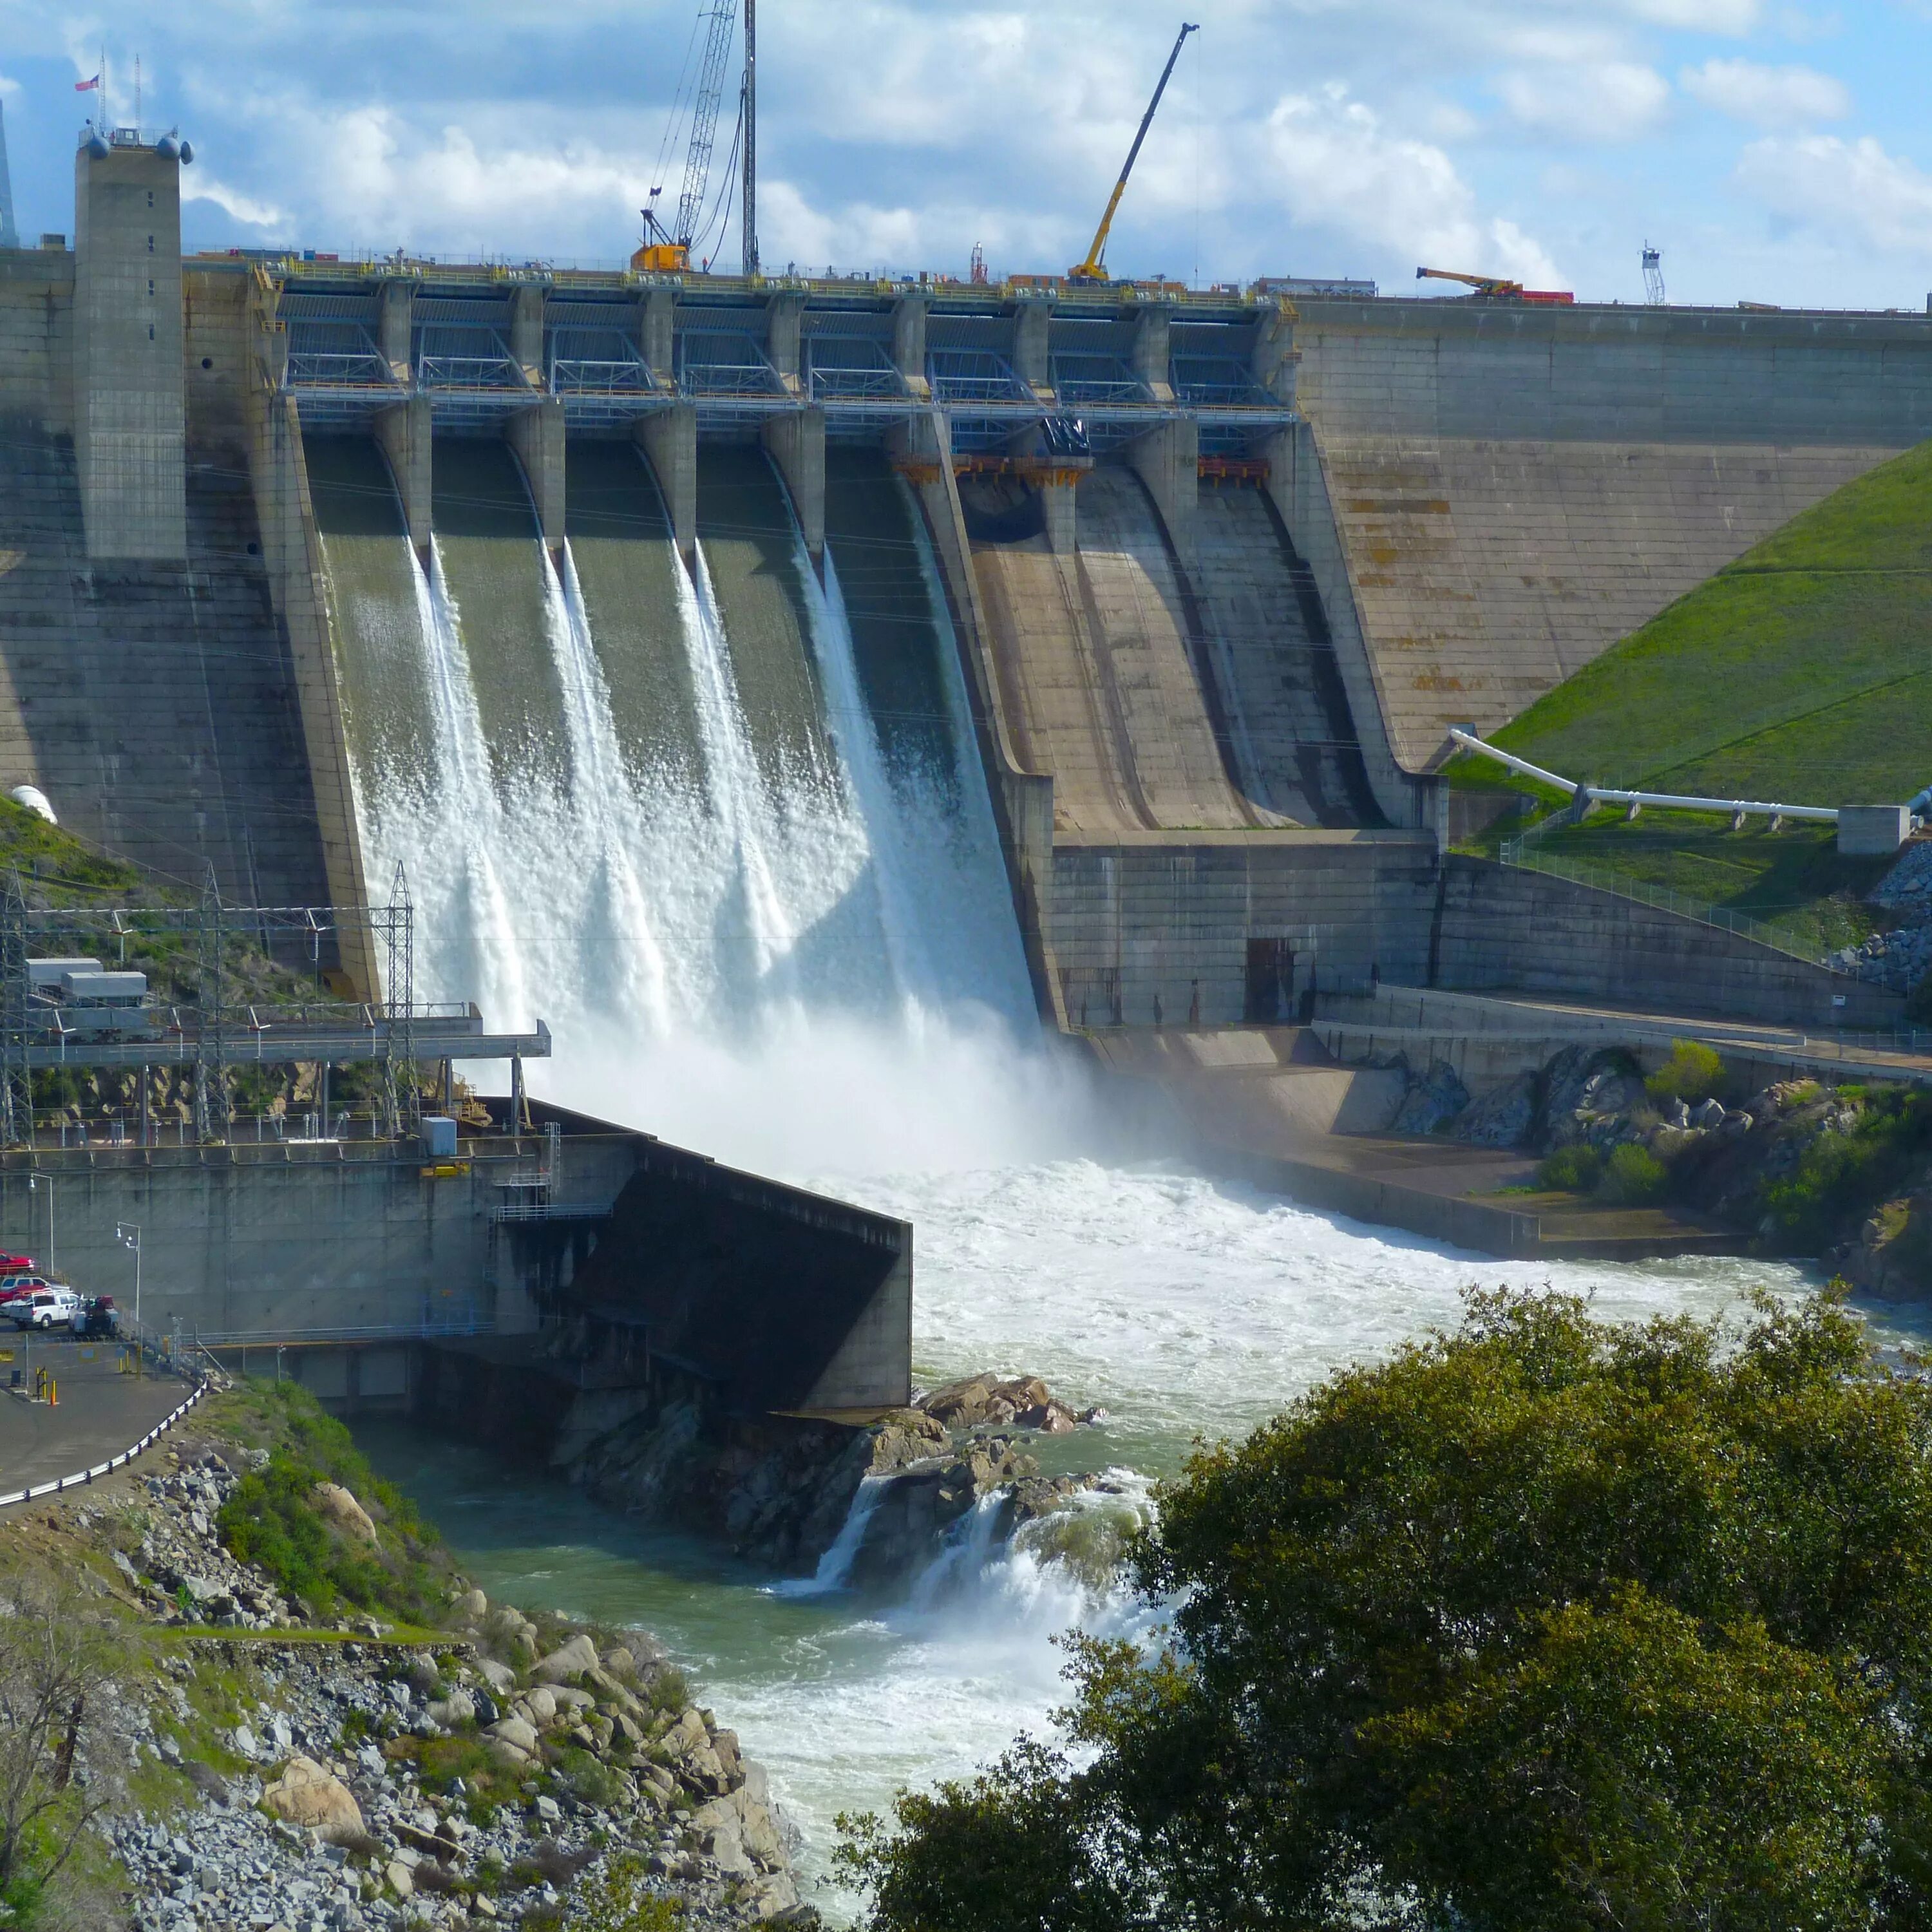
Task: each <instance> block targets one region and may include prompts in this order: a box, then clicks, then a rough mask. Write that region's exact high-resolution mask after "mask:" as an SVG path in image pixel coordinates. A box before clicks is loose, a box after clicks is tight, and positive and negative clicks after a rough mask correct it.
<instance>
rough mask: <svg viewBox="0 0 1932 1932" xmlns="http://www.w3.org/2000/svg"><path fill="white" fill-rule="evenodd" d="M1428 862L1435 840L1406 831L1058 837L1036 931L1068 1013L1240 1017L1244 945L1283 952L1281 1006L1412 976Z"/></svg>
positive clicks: (1424, 960) (1424, 955) (1424, 925)
mask: <svg viewBox="0 0 1932 1932" xmlns="http://www.w3.org/2000/svg"><path fill="white" fill-rule="evenodd" d="M1435 858H1436V846H1435V841H1434V839H1433V838H1431V837H1430V836H1428V835H1418V834H1416V833H1413V832H1406V833H1405V832H1250V833H1241V832H1223V833H1214V832H1196V833H1194V834H1193V835H1187V836H1183V835H1180V834H1169V835H1142V836H1141V837H1139V838H1133V837H1121V838H1115V839H1112V840H1109V839H1094V840H1091V841H1081V842H1079V843H1075V842H1073V841H1069V840H1067V839H1066V838H1061V840H1060V841H1058V842H1057V843H1056V844H1055V848H1054V854H1053V896H1052V910H1051V913H1050V918H1049V933H1050V935H1051V937H1052V947H1053V956H1054V959H1055V963H1056V965H1057V968H1058V972H1059V975H1060V980H1061V998H1062V1001H1063V1003H1064V1007H1065V1009H1066V1013H1067V1019H1068V1022H1069V1024H1070V1025H1073V1026H1076V1027H1080V1026H1086V1027H1103V1026H1109V1025H1128V1026H1148V1025H1157V1024H1160V1025H1184V1024H1189V1023H1198V1024H1199V1025H1202V1026H1229V1025H1235V1024H1238V1022H1240V1021H1241V1019H1243V1017H1244V1012H1245V1009H1246V1005H1247V1000H1246V992H1247V972H1248V950H1249V944H1250V941H1284V942H1286V944H1288V945H1289V947H1292V950H1293V953H1294V970H1293V984H1292V988H1290V989H1289V998H1290V1001H1291V1003H1292V1002H1293V1001H1296V1000H1298V999H1299V998H1300V997H1301V995H1304V994H1305V993H1306V992H1307V991H1308V989H1310V987H1311V986H1322V987H1325V988H1336V987H1345V986H1346V987H1354V986H1361V985H1366V984H1367V982H1368V980H1369V979H1370V976H1371V974H1372V973H1376V972H1379V974H1380V975H1381V977H1383V978H1385V979H1388V980H1401V981H1407V982H1411V983H1413V982H1415V981H1418V980H1421V977H1423V976H1424V974H1425V973H1426V971H1427V965H1428V955H1429V932H1430V914H1431V913H1432V911H1433V907H1434V904H1435V898H1436V884H1435V880H1436V872H1435ZM1197 992H1198V998H1199V1006H1198V1009H1197V1007H1196V997H1197ZM1157 998H1158V1000H1159V1001H1160V1011H1159V1013H1158V1016H1157V1013H1156V1010H1155V1001H1156V1000H1157ZM1264 1017H1265V1018H1268V1019H1277V1018H1278V1019H1289V1018H1291V1017H1292V1014H1291V1013H1278V1014H1270V1015H1267V1016H1264Z"/></svg>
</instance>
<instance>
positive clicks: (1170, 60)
mask: <svg viewBox="0 0 1932 1932" xmlns="http://www.w3.org/2000/svg"><path fill="white" fill-rule="evenodd" d="M1200 31H1201V28H1200V26H1199V23H1198V22H1196V21H1192V20H1184V21H1183V22H1182V23H1181V31H1180V33H1179V34H1178V36H1177V37H1176V38H1175V43H1174V51H1173V52H1172V53H1171V54H1169V55H1168V57H1167V65H1166V66H1165V67H1164V68H1162V69H1161V71H1160V80H1159V81H1158V82H1157V83H1156V84H1155V87H1154V98H1153V99H1152V100H1151V101H1149V102H1148V108H1147V112H1146V113H1145V114H1143V115H1142V116H1141V125H1140V132H1139V133H1137V134H1136V136H1134V145H1133V146H1132V147H1131V148H1129V149H1128V150H1127V166H1125V167H1124V168H1123V169H1121V178H1120V179H1119V180H1118V181H1116V182H1115V184H1114V192H1113V193H1112V194H1111V195H1109V196H1108V198H1107V211H1106V214H1103V215H1102V216H1101V217H1100V226H1099V227H1098V228H1097V229H1094V243H1093V246H1092V247H1091V248H1089V249H1088V251H1087V259H1086V260H1085V261H1084V262H1076V263H1075V264H1074V265H1073V267H1072V268H1070V269H1068V270H1067V278H1068V279H1069V280H1070V281H1076V282H1104V281H1106V279H1107V271H1106V269H1105V268H1104V267H1103V266H1102V262H1103V257H1105V256H1106V252H1107V231H1108V230H1109V229H1110V228H1112V226H1113V225H1114V213H1115V210H1116V209H1117V208H1118V207H1119V206H1120V205H1121V196H1122V195H1124V194H1125V193H1127V177H1128V175H1130V174H1132V173H1133V171H1134V163H1135V162H1136V161H1137V160H1139V159H1140V153H1141V143H1142V142H1143V141H1145V139H1147V132H1148V128H1149V127H1151V126H1152V125H1153V124H1154V110H1155V109H1156V108H1157V107H1159V106H1160V97H1161V96H1162V95H1163V94H1165V93H1166V92H1167V83H1168V82H1169V80H1170V79H1171V78H1172V76H1173V74H1174V64H1175V62H1176V61H1178V60H1179V59H1180V58H1181V49H1182V48H1183V47H1184V46H1186V45H1187V37H1188V35H1189V34H1198V33H1199V32H1200Z"/></svg>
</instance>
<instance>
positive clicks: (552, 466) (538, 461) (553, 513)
mask: <svg viewBox="0 0 1932 1932" xmlns="http://www.w3.org/2000/svg"><path fill="white" fill-rule="evenodd" d="M503 434H504V435H505V437H508V440H509V444H510V447H511V449H514V451H515V452H517V461H518V462H519V463H521V464H522V465H523V480H524V481H526V483H528V484H529V486H530V500H531V502H532V503H533V504H534V505H535V508H536V513H537V527H538V529H540V530H541V532H543V540H544V546H545V547H546V548H547V549H549V550H561V549H562V547H563V534H564V501H565V497H564V490H565V484H564V466H563V405H562V403H561V402H559V401H558V400H557V399H556V397H554V396H546V397H545V398H544V400H543V401H541V402H540V403H538V404H536V406H535V407H534V408H532V409H527V410H520V411H518V412H517V414H516V415H514V416H511V418H510V419H509V420H508V423H507V424H506V425H505V428H504V431H503Z"/></svg>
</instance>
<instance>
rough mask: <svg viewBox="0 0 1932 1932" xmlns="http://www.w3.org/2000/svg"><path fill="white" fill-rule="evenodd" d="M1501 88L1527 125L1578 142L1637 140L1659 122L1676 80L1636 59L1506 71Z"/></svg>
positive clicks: (1511, 108) (1498, 89) (1510, 107)
mask: <svg viewBox="0 0 1932 1932" xmlns="http://www.w3.org/2000/svg"><path fill="white" fill-rule="evenodd" d="M1496 92H1498V93H1499V95H1502V101H1503V105H1504V106H1505V107H1507V108H1508V110H1509V111H1510V113H1511V114H1512V115H1514V116H1515V118H1517V121H1520V122H1521V123H1522V124H1523V126H1524V127H1529V128H1532V129H1534V130H1535V131H1536V132H1537V133H1539V134H1544V135H1547V136H1553V137H1554V138H1556V139H1560V140H1566V141H1572V142H1601V141H1631V140H1634V139H1637V136H1640V135H1641V134H1643V133H1647V132H1648V131H1649V130H1650V129H1651V128H1652V127H1654V126H1655V124H1657V122H1658V120H1659V119H1660V118H1661V117H1662V115H1663V113H1664V109H1665V108H1666V107H1667V106H1668V105H1669V103H1670V82H1668V81H1667V80H1665V79H1664V77H1663V75H1661V74H1658V73H1657V72H1656V71H1655V70H1654V69H1652V68H1647V67H1641V66H1639V65H1637V63H1636V62H1631V61H1610V62H1604V63H1603V64H1601V65H1593V66H1587V67H1550V68H1537V69H1521V68H1520V69H1518V70H1517V71H1515V72H1514V73H1510V74H1505V75H1503V76H1502V78H1501V80H1499V82H1498V83H1497V86H1496Z"/></svg>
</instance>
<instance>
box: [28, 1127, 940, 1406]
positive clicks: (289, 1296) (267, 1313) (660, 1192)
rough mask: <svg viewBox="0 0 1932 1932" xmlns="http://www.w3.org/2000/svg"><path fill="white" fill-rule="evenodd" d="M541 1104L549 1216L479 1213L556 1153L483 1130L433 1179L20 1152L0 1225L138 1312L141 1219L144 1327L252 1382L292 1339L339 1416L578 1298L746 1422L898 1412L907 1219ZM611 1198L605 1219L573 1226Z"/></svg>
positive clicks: (108, 1152)
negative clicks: (429, 1355) (641, 1337)
mask: <svg viewBox="0 0 1932 1932" xmlns="http://www.w3.org/2000/svg"><path fill="white" fill-rule="evenodd" d="M534 1112H535V1114H536V1115H537V1117H538V1124H540V1125H541V1124H542V1123H543V1121H545V1120H546V1119H550V1118H554V1119H556V1121H558V1122H559V1124H561V1125H562V1126H563V1127H564V1128H565V1132H564V1133H562V1136H561V1140H560V1148H559V1156H558V1161H559V1165H558V1168H557V1170H556V1174H555V1176H554V1178H553V1180H552V1181H551V1183H550V1194H549V1198H550V1199H551V1200H552V1201H553V1202H558V1203H560V1204H562V1205H563V1206H564V1208H565V1209H567V1210H568V1211H569V1212H567V1213H565V1214H563V1215H562V1216H561V1217H559V1218H556V1219H553V1220H526V1221H523V1222H511V1223H496V1222H493V1220H492V1213H493V1210H496V1208H499V1207H500V1206H501V1205H502V1204H503V1202H505V1200H506V1199H510V1200H516V1199H529V1198H530V1197H529V1195H528V1194H527V1193H506V1192H505V1190H506V1188H511V1187H515V1188H521V1189H528V1188H529V1187H531V1186H532V1185H533V1184H536V1183H538V1181H541V1180H542V1179H543V1178H544V1173H545V1167H544V1163H545V1160H546V1159H547V1154H546V1142H545V1141H544V1138H543V1137H542V1136H540V1135H539V1136H532V1135H526V1136H522V1137H520V1138H519V1137H517V1136H505V1135H492V1136H485V1137H483V1138H481V1139H473V1140H468V1141H466V1142H464V1143H463V1147H462V1150H461V1152H462V1161H461V1163H460V1165H461V1166H463V1169H464V1170H465V1171H463V1172H459V1173H457V1174H455V1175H449V1176H446V1177H445V1178H434V1177H433V1176H432V1175H431V1174H429V1173H428V1172H425V1169H424V1166H423V1163H422V1157H421V1156H420V1154H419V1153H417V1152H416V1151H415V1149H414V1148H413V1145H410V1144H404V1145H402V1146H401V1147H391V1146H389V1145H386V1144H383V1143H378V1142H347V1143H343V1144H341V1145H333V1144H323V1145H294V1144H291V1145H287V1146H278V1145H272V1144H271V1145H264V1146H254V1145H247V1144H242V1145H237V1146H234V1147H232V1148H196V1147H184V1148H151V1149H140V1148H95V1149H88V1150H83V1149H71V1150H66V1151H59V1150H48V1149H45V1148H43V1149H41V1150H40V1151H38V1152H37V1153H36V1154H32V1155H28V1154H7V1155H5V1157H0V1226H4V1228H5V1229H6V1230H7V1240H9V1241H13V1242H16V1243H17V1244H21V1245H23V1246H24V1247H26V1250H28V1252H31V1253H33V1254H34V1256H37V1258H38V1259H40V1261H41V1262H43V1263H47V1264H49V1265H53V1266H55V1267H57V1268H58V1270H59V1271H60V1272H61V1273H62V1274H63V1275H65V1276H66V1277H68V1278H69V1279H71V1280H72V1281H74V1283H75V1284H76V1285H77V1286H78V1287H80V1288H81V1289H83V1291H84V1292H88V1293H91V1294H109V1295H113V1296H114V1298H115V1301H117V1303H118V1304H119V1305H120V1306H121V1307H123V1308H124V1309H125V1310H127V1312H128V1313H129V1314H130V1315H131V1314H132V1313H133V1309H134V1301H135V1292H134V1267H133V1256H132V1255H131V1253H130V1252H129V1251H128V1250H127V1249H126V1248H125V1247H123V1246H122V1244H121V1243H120V1241H118V1239H117V1238H116V1236H115V1229H116V1227H117V1226H121V1225H125V1224H130V1223H131V1224H133V1225H135V1226H138V1227H139V1229H140V1230H141V1249H142V1287H141V1318H142V1321H143V1322H144V1323H145V1325H147V1326H148V1327H149V1328H152V1329H154V1330H157V1331H160V1332H161V1333H163V1334H166V1333H167V1332H168V1331H169V1330H170V1329H171V1328H172V1326H173V1325H174V1324H175V1322H179V1324H180V1325H181V1333H182V1334H183V1336H184V1339H189V1340H192V1339H195V1338H196V1337H199V1339H201V1340H202V1341H203V1342H204V1343H208V1344H209V1345H211V1346H217V1347H219V1348H220V1349H221V1350H222V1351H223V1354H224V1355H229V1356H231V1357H232V1358H236V1359H239V1353H240V1351H241V1350H242V1349H244V1348H247V1349H250V1350H251V1351H254V1350H258V1349H259V1350H261V1351H263V1352H264V1354H263V1355H260V1356H258V1357H257V1358H255V1361H254V1363H252V1364H251V1366H260V1367H266V1363H267V1360H268V1356H267V1355H266V1352H267V1351H270V1350H272V1349H275V1348H276V1347H278V1346H280V1347H283V1348H284V1349H287V1351H288V1352H289V1357H290V1361H291V1363H292V1367H291V1371H290V1372H291V1373H296V1374H297V1375H298V1376H299V1377H300V1378H301V1379H302V1380H303V1381H304V1382H306V1383H308V1385H309V1386H311V1387H312V1388H314V1389H315V1391H316V1392H317V1394H320V1395H322V1396H323V1397H326V1398H327V1399H329V1400H338V1399H344V1398H346V1397H353V1396H356V1395H357V1394H360V1396H362V1397H371V1398H373V1397H375V1396H377V1394H379V1393H380V1394H383V1395H386V1396H387V1395H395V1396H401V1394H404V1389H403V1388H395V1389H393V1390H391V1389H387V1388H383V1389H381V1390H380V1391H379V1389H378V1388H377V1382H380V1381H381V1379H383V1377H384V1376H388V1375H389V1374H390V1373H391V1367H392V1364H395V1363H406V1362H407V1355H406V1354H405V1352H406V1351H407V1350H408V1349H410V1348H411V1347H413V1345H414V1344H415V1343H416V1342H417V1341H418V1340H420V1339H422V1337H425V1336H426V1335H434V1334H437V1333H438V1332H439V1331H440V1332H442V1333H444V1334H450V1333H455V1334H472V1333H474V1334H479V1335H481V1336H484V1337H490V1338H493V1340H492V1342H491V1346H493V1347H494V1348H495V1349H497V1350H498V1351H499V1353H502V1354H503V1355H505V1358H506V1359H509V1360H513V1361H520V1360H524V1359H527V1358H529V1357H530V1356H532V1355H534V1354H535V1353H536V1352H538V1348H539V1344H538V1342H537V1340H536V1339H535V1338H536V1336H537V1334H538V1332H539V1331H543V1332H545V1333H546V1334H547V1333H548V1332H549V1331H553V1330H555V1329H556V1328H558V1327H559V1325H564V1324H567V1323H568V1322H569V1321H570V1320H571V1319H572V1317H573V1316H574V1315H576V1314H577V1313H580V1312H582V1311H583V1310H585V1309H586V1308H589V1307H597V1308H599V1309H601V1310H603V1311H604V1313H607V1315H609V1316H612V1317H613V1318H615V1319H620V1320H622V1321H624V1322H631V1323H634V1324H637V1325H641V1327H642V1328H643V1329H644V1330H645V1331H646V1332H647V1334H649V1337H650V1340H651V1345H652V1347H654V1348H655V1349H658V1351H659V1352H661V1353H663V1354H665V1355H667V1356H670V1357H674V1358H682V1359H684V1360H685V1361H694V1362H696V1363H697V1364H698V1365H699V1367H700V1368H701V1369H702V1370H703V1372H704V1373H706V1375H707V1376H709V1377H710V1378H711V1379H713V1380H715V1381H718V1382H722V1383H724V1384H725V1385H727V1386H728V1387H729V1388H730V1389H731V1390H732V1391H733V1392H734V1400H737V1401H739V1403H741V1404H742V1406H748V1407H751V1408H759V1407H770V1406H805V1405H807V1404H810V1405H811V1406H820V1407H830V1408H850V1407H868V1406H870V1407H876V1408H885V1407H889V1406H892V1405H893V1404H895V1403H903V1402H904V1401H905V1400H907V1399H908V1397H909V1394H910V1389H909V1386H908V1384H909V1378H910V1374H911V1355H910V1350H911V1306H912V1248H911V1239H910V1229H907V1227H906V1226H904V1224H903V1223H900V1222H898V1221H894V1220H889V1219H888V1218H886V1217H883V1216H880V1215H877V1214H868V1213H866V1212H865V1211H864V1210H862V1209H859V1208H850V1207H847V1206H846V1205H844V1203H843V1202H836V1201H831V1200H827V1199H824V1198H823V1197H821V1196H815V1195H811V1194H808V1193H805V1192H803V1191H802V1190H799V1189H797V1188H793V1187H785V1186H784V1185H783V1184H780V1183H778V1182H775V1181H764V1180H761V1179H760V1178H757V1176H755V1175H744V1174H738V1173H735V1172H733V1171H732V1170H731V1169H727V1168H723V1167H720V1166H717V1165H716V1164H715V1163H713V1162H711V1161H709V1160H706V1159H704V1158H703V1157H702V1156H700V1155H696V1154H686V1153H684V1152H683V1151H681V1150H679V1149H677V1148H667V1147H666V1146H664V1145H663V1144H662V1143H661V1142H657V1141H654V1140H652V1139H650V1138H649V1136H646V1135H643V1134H633V1133H623V1132H622V1131H620V1130H616V1129H610V1128H604V1127H601V1126H600V1125H599V1124H596V1123H594V1122H586V1121H583V1120H582V1119H581V1118H580V1117H578V1116H575V1115H568V1114H565V1113H562V1112H559V1110H556V1109H546V1108H544V1107H542V1106H537V1107H536V1108H535V1109H534ZM49 1202H51V1216H52V1220H51V1223H50V1222H49V1211H50V1210H49ZM613 1205H615V1206H616V1207H617V1208H618V1210H619V1212H618V1213H617V1214H616V1217H615V1218H614V1219H613V1220H609V1221H608V1222H603V1223H600V1222H598V1221H597V1220H595V1219H592V1218H587V1217H585V1216H584V1215H583V1214H581V1213H580V1212H577V1211H581V1210H585V1209H588V1210H592V1211H598V1210H601V1211H605V1212H607V1211H610V1209H611V1208H613ZM585 1256H588V1259H587V1260H586V1259H584V1257H585ZM520 1337H523V1338H528V1339H524V1340H519V1339H517V1338H520ZM358 1362H360V1364H361V1366H360V1367H358V1366H357V1365H356V1364H357V1363H358ZM398 1373H400V1371H398ZM372 1378H373V1379H372Z"/></svg>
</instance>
